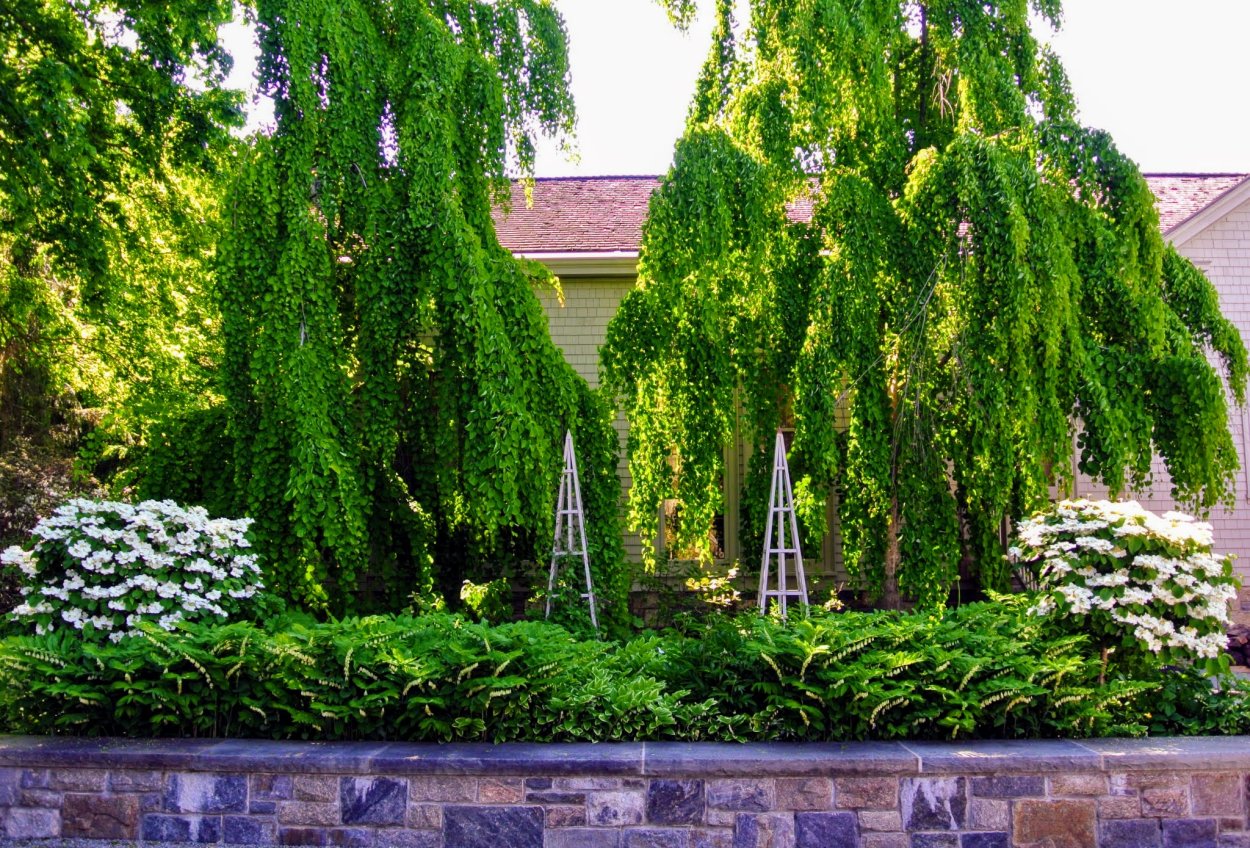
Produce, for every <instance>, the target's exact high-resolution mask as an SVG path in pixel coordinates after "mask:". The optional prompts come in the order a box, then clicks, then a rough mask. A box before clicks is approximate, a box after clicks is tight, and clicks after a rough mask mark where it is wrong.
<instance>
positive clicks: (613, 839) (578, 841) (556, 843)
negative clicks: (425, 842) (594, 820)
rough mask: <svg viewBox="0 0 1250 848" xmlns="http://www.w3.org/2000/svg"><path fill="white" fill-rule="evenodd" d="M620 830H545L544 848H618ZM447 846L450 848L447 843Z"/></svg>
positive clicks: (582, 828)
mask: <svg viewBox="0 0 1250 848" xmlns="http://www.w3.org/2000/svg"><path fill="white" fill-rule="evenodd" d="M620 844H621V832H620V831H619V830H605V829H604V828H600V827H569V828H563V829H561V830H549V831H547V835H546V841H545V843H544V847H545V848H620ZM447 848H451V843H448V845H447Z"/></svg>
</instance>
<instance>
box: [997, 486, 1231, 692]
mask: <svg viewBox="0 0 1250 848" xmlns="http://www.w3.org/2000/svg"><path fill="white" fill-rule="evenodd" d="M1211 543H1212V540H1211V525H1210V524H1206V523H1203V522H1199V521H1195V520H1194V519H1193V518H1191V517H1190V516H1188V515H1184V514H1182V513H1178V512H1169V513H1165V514H1164V515H1162V516H1159V515H1155V514H1154V513H1152V512H1148V511H1147V510H1144V509H1142V508H1141V507H1140V506H1139V505H1138V504H1137V503H1136V502H1135V501H1129V502H1112V501H1086V500H1079V501H1063V502H1061V503H1059V504H1057V505H1055V507H1054V508H1053V509H1051V510H1050V511H1048V512H1044V513H1041V514H1040V515H1037V516H1035V517H1033V518H1031V519H1029V520H1028V521H1024V522H1022V523H1021V524H1020V525H1019V526H1018V527H1017V529H1016V538H1015V543H1014V544H1013V546H1012V547H1011V548H1010V549H1009V550H1008V554H1007V557H1008V560H1010V561H1011V562H1013V563H1015V564H1016V566H1017V567H1019V568H1025V569H1027V570H1028V571H1029V572H1031V573H1032V574H1033V575H1035V576H1036V577H1037V579H1038V583H1039V589H1040V590H1041V591H1042V592H1043V594H1042V596H1041V599H1040V600H1039V601H1038V603H1037V604H1036V605H1035V606H1034V607H1033V608H1032V610H1031V612H1032V613H1033V614H1035V615H1049V614H1052V613H1056V612H1058V613H1061V614H1062V615H1064V616H1070V617H1073V621H1072V623H1073V624H1075V625H1076V626H1077V627H1078V628H1079V629H1082V630H1084V631H1086V632H1092V634H1093V635H1095V636H1096V637H1097V638H1099V639H1100V640H1101V642H1102V644H1103V645H1104V646H1105V647H1108V648H1110V649H1112V650H1117V651H1118V653H1119V658H1120V659H1122V660H1129V661H1131V660H1133V659H1140V658H1142V657H1143V655H1145V656H1153V657H1158V658H1159V659H1160V660H1162V661H1164V662H1171V663H1184V664H1188V663H1190V662H1195V661H1197V662H1200V663H1201V664H1203V665H1205V666H1207V667H1208V669H1210V670H1212V671H1214V670H1216V669H1219V668H1225V667H1226V666H1227V659H1226V658H1225V655H1224V646H1225V643H1226V641H1227V636H1226V630H1227V628H1228V625H1229V604H1230V603H1231V602H1232V601H1233V599H1234V598H1236V597H1237V587H1238V581H1237V578H1236V577H1234V576H1233V566H1232V558H1231V557H1228V556H1221V555H1219V554H1213V553H1212V552H1211Z"/></svg>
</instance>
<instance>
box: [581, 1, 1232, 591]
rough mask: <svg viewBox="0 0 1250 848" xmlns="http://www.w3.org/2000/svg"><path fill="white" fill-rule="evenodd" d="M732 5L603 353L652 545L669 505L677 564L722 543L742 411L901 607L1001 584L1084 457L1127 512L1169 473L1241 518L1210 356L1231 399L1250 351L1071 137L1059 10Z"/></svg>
mask: <svg viewBox="0 0 1250 848" xmlns="http://www.w3.org/2000/svg"><path fill="white" fill-rule="evenodd" d="M669 5H670V6H674V4H669ZM733 5H734V4H733V3H731V2H729V0H719V2H718V3H717V4H716V7H717V15H718V18H717V20H718V23H717V27H716V31H715V34H714V43H713V46H712V49H711V51H710V53H709V58H708V62H707V64H706V66H705V68H704V72H703V76H702V78H701V80H700V83H699V85H698V88H697V91H696V95H695V101H694V103H693V105H692V108H691V112H690V118H689V122H688V126H687V129H686V132H685V135H684V136H683V137H682V139H681V140H679V141H678V143H677V147H676V151H675V155H674V163H673V168H672V170H671V171H670V172H669V174H668V175H667V176H666V177H665V179H664V180H663V181H662V184H661V187H660V190H659V191H658V193H657V194H656V195H655V197H654V198H653V200H652V205H651V209H650V214H649V218H648V220H647V223H646V224H645V226H644V231H643V243H642V249H641V260H640V279H639V285H638V288H637V290H636V291H634V292H631V293H630V295H629V296H628V297H627V298H626V299H625V301H624V302H623V303H622V306H621V309H620V311H619V312H618V314H617V316H616V318H615V319H614V320H613V322H612V324H611V325H610V326H609V328H608V335H607V344H606V345H605V347H604V349H603V351H602V367H603V372H604V376H605V382H606V384H607V385H608V386H609V387H610V388H611V389H612V391H613V392H614V393H615V395H616V397H617V399H618V402H619V403H620V404H621V405H622V406H623V407H624V409H625V411H626V412H627V413H628V415H629V420H630V426H631V432H630V444H629V452H630V470H631V475H632V477H633V481H634V488H633V490H632V502H631V505H630V513H629V518H630V523H631V526H633V527H634V528H636V529H638V530H639V531H641V532H642V533H643V535H644V537H653V536H654V535H655V533H656V530H657V524H656V519H655V516H656V514H657V511H658V509H659V506H660V504H661V503H662V502H663V501H664V500H666V499H677V500H678V501H679V502H680V510H681V516H682V522H681V526H680V528H679V529H680V533H681V534H682V537H683V538H682V540H681V541H683V543H684V544H686V545H690V544H698V543H699V540H701V539H706V536H707V532H708V527H709V525H710V522H711V520H712V516H713V515H714V514H715V513H716V512H717V510H718V509H719V506H720V501H721V491H720V479H721V473H722V464H723V461H724V460H723V456H724V453H723V445H724V444H725V443H726V442H727V441H728V439H729V438H730V437H731V434H732V432H733V430H732V429H731V424H732V421H733V416H734V415H735V414H736V413H737V411H738V410H739V408H740V409H741V411H742V412H743V413H744V414H743V416H742V420H743V422H744V423H745V425H746V426H745V442H746V444H747V445H748V446H763V445H768V444H771V441H772V438H771V437H772V433H773V430H774V429H775V428H776V427H778V426H779V425H785V426H793V427H794V429H795V438H794V445H793V449H792V457H791V462H792V469H793V473H794V475H795V488H796V491H797V492H801V493H803V497H804V498H805V499H806V500H805V504H806V505H805V508H804V509H803V510H802V515H801V518H802V519H803V521H804V525H805V528H804V529H805V532H806V533H807V534H808V535H809V536H811V537H819V536H820V535H821V534H822V533H823V531H824V511H823V509H821V508H820V507H821V505H822V504H823V503H824V501H825V500H826V499H827V498H829V497H832V496H834V494H835V493H836V495H837V505H838V519H839V527H840V530H841V532H842V534H843V550H844V555H845V562H846V565H847V567H848V569H849V570H850V571H851V573H852V574H853V575H854V576H856V577H857V578H858V579H859V581H860V582H861V583H862V584H863V585H864V586H865V587H867V588H869V589H872V590H875V591H877V592H879V593H882V594H884V596H885V602H886V603H887V605H896V604H897V603H898V602H899V599H900V595H906V596H910V597H911V598H913V599H915V600H916V601H917V602H919V603H920V604H921V605H922V606H926V607H932V606H935V605H938V604H941V603H943V602H944V601H945V600H946V598H947V595H948V592H949V589H950V586H951V585H952V583H953V581H954V580H955V578H956V576H957V574H958V569H959V567H960V564H961V562H965V563H968V564H969V565H970V566H971V567H972V568H973V569H974V570H975V571H976V572H978V573H979V576H980V579H981V582H982V583H983V585H985V586H988V587H1005V586H1006V580H1007V576H1008V574H1007V570H1006V568H1005V567H1004V565H1003V561H1002V558H1001V555H1000V554H1001V549H1000V542H999V532H1000V528H1001V527H1002V525H1003V522H1004V521H1005V520H1006V519H1008V518H1010V517H1011V516H1013V515H1021V514H1027V512H1029V511H1030V510H1032V509H1035V508H1037V507H1039V506H1040V505H1041V504H1042V503H1044V502H1045V501H1046V500H1047V497H1048V495H1049V491H1050V488H1051V487H1052V486H1053V485H1058V486H1059V487H1060V488H1061V489H1062V488H1064V487H1065V486H1066V485H1067V484H1068V483H1069V478H1070V476H1071V474H1070V471H1069V469H1070V468H1071V466H1072V458H1073V453H1074V447H1073V444H1074V438H1075V440H1076V442H1077V444H1078V449H1077V450H1078V458H1079V466H1080V469H1081V471H1082V472H1083V473H1086V474H1089V475H1091V476H1092V477H1094V478H1096V479H1098V480H1100V481H1101V482H1103V483H1104V484H1106V485H1107V487H1108V488H1109V489H1110V490H1111V491H1112V493H1113V494H1114V493H1117V492H1120V491H1123V490H1124V489H1125V488H1126V487H1127V486H1129V485H1144V484H1147V483H1148V482H1149V473H1150V461H1151V457H1152V455H1153V454H1154V453H1155V452H1158V453H1159V454H1160V455H1161V456H1162V457H1163V458H1164V460H1165V461H1166V463H1167V467H1168V472H1169V474H1170V477H1171V480H1172V489H1173V490H1172V494H1173V496H1174V497H1175V498H1177V499H1178V500H1179V501H1180V502H1181V503H1183V504H1185V505H1188V506H1191V507H1193V508H1196V509H1199V510H1207V509H1209V508H1211V507H1212V506H1214V505H1216V504H1217V503H1220V502H1225V503H1230V502H1231V498H1232V492H1233V475H1234V472H1235V470H1236V468H1237V459H1236V453H1235V451H1234V450H1233V447H1232V442H1231V437H1230V435H1229V431H1228V413H1227V408H1226V402H1225V399H1224V392H1223V387H1222V384H1221V374H1220V373H1219V372H1217V371H1216V370H1215V369H1213V368H1212V367H1211V366H1210V365H1209V364H1208V362H1207V359H1206V357H1205V350H1206V348H1207V347H1208V346H1209V347H1210V348H1212V349H1213V350H1214V351H1215V352H1216V354H1217V356H1218V359H1219V366H1220V369H1219V370H1220V372H1222V375H1223V377H1224V378H1225V380H1226V381H1227V383H1228V385H1229V387H1230V388H1231V389H1232V392H1233V395H1234V397H1235V398H1236V399H1237V401H1238V402H1239V403H1241V402H1244V394H1245V383H1246V374H1247V360H1246V352H1245V347H1244V345H1243V344H1242V341H1241V339H1240V338H1239V337H1238V335H1237V332H1236V330H1235V328H1234V327H1233V325H1232V324H1230V323H1229V322H1228V321H1227V320H1226V319H1224V318H1223V317H1222V316H1221V315H1220V314H1219V310H1218V305H1217V299H1216V296H1215V292H1214V289H1213V288H1212V286H1211V284H1210V282H1209V281H1208V280H1207V279H1206V278H1205V277H1203V276H1202V274H1201V273H1200V272H1199V271H1198V270H1197V269H1196V268H1194V267H1193V266H1192V265H1191V264H1190V263H1189V262H1188V261H1186V260H1184V259H1183V258H1181V257H1180V256H1179V255H1178V254H1177V253H1176V252H1175V251H1173V250H1171V249H1170V248H1165V246H1164V244H1163V241H1162V238H1161V236H1160V234H1159V230H1158V219H1157V215H1156V213H1155V211H1154V200H1153V197H1152V196H1151V194H1150V191H1149V188H1148V187H1147V185H1146V182H1145V180H1144V179H1143V178H1142V176H1141V174H1140V173H1139V172H1138V170H1137V168H1136V166H1135V165H1134V164H1133V163H1132V162H1131V161H1129V160H1128V159H1127V158H1125V157H1124V156H1123V155H1122V154H1120V153H1119V152H1118V151H1117V150H1116V149H1115V147H1114V145H1113V144H1112V142H1111V140H1110V138H1109V137H1108V136H1107V135H1106V134H1105V133H1101V132H1098V131H1096V130H1090V129H1085V128H1083V127H1081V126H1079V125H1078V124H1077V123H1076V121H1075V109H1074V106H1073V101H1072V97H1071V95H1070V93H1069V92H1068V90H1067V84H1066V80H1065V77H1064V74H1063V70H1062V67H1061V66H1060V65H1059V63H1058V61H1057V60H1056V59H1055V57H1054V56H1053V55H1052V54H1050V53H1049V52H1048V51H1047V50H1045V49H1044V48H1042V47H1041V46H1040V45H1039V43H1038V41H1037V40H1036V38H1035V36H1034V35H1033V34H1032V32H1031V31H1030V24H1029V19H1030V14H1031V13H1036V14H1038V15H1040V16H1041V18H1043V19H1047V20H1049V21H1050V22H1052V23H1054V22H1056V21H1057V20H1058V19H1059V16H1060V4H1059V2H1057V0H1047V2H1028V1H1027V0H1010V2H1003V3H993V4H985V3H980V2H971V0H959V1H958V2H951V3H944V4H931V3H913V2H900V0H871V1H870V2H863V0H817V2H815V3H809V4H805V5H804V6H803V7H802V10H801V11H799V9H798V7H795V6H794V4H792V3H786V2H781V0H757V1H756V2H752V3H751V4H750V10H751V17H750V20H749V22H748V24H747V25H746V27H745V29H743V30H741V34H740V35H738V36H735V29H734V28H733V27H732V26H731V25H730V24H731V19H732V12H733ZM806 205H810V206H811V208H812V215H811V223H810V225H807V224H802V223H797V222H796V221H795V218H796V217H802V216H797V215H793V214H790V212H791V210H792V209H793V208H794V207H795V206H806ZM694 222H697V223H698V225H697V226H695V224H694ZM761 457H766V454H765V452H762V451H755V452H753V453H752V464H751V471H750V472H749V474H748V476H747V479H746V480H745V481H744V493H743V498H742V502H743V518H744V533H743V536H744V538H745V539H747V540H751V539H752V538H753V536H752V534H753V533H755V532H758V531H757V530H755V528H754V524H755V522H756V519H755V516H758V515H759V514H760V513H762V512H763V506H762V498H763V497H764V493H765V489H766V486H765V485H764V484H763V482H762V480H763V477H764V475H765V474H766V473H767V471H766V464H767V463H766V461H765V462H761V461H760V459H761ZM647 547H648V546H647V545H645V544H644V549H646V548H647ZM704 558H705V559H706V558H707V551H706V544H704Z"/></svg>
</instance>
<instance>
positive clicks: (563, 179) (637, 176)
mask: <svg viewBox="0 0 1250 848" xmlns="http://www.w3.org/2000/svg"><path fill="white" fill-rule="evenodd" d="M659 178H660V175H659V174H589V175H586V176H576V175H569V176H563V177H534V182H537V183H556V182H575V181H589V180H658V179H659ZM511 179H512V181H513V182H520V181H521V180H523V179H525V178H524V177H512V178H511Z"/></svg>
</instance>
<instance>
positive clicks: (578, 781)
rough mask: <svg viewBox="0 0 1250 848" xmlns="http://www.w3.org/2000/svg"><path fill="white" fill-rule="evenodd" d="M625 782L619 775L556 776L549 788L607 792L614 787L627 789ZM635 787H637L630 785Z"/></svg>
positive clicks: (561, 790)
mask: <svg viewBox="0 0 1250 848" xmlns="http://www.w3.org/2000/svg"><path fill="white" fill-rule="evenodd" d="M624 784H625V782H624V781H623V780H621V779H620V778H619V777H557V778H556V779H555V782H554V783H552V785H551V786H549V787H548V788H549V789H555V790H557V791H560V792H589V791H592V790H593V791H596V792H609V791H611V790H614V789H627V788H630V787H627V786H625V785H624ZM632 788H635V789H637V788H638V787H636V786H635V787H632Z"/></svg>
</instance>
